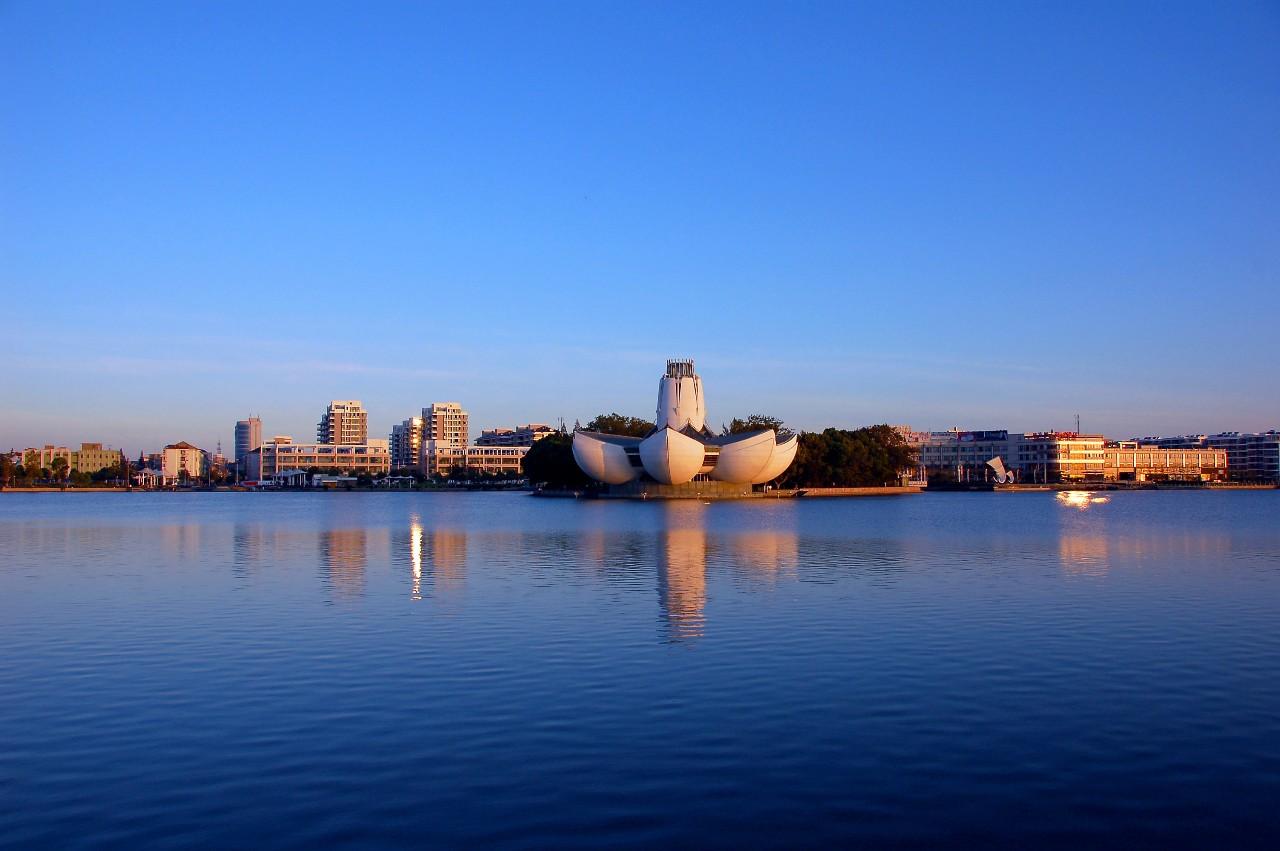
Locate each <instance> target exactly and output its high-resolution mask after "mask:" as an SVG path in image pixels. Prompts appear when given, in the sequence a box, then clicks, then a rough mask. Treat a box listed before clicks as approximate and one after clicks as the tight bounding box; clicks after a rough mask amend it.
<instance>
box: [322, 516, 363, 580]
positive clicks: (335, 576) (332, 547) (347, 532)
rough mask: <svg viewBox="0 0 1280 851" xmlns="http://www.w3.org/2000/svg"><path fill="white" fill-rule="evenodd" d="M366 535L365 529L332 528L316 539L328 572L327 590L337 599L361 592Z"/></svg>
mask: <svg viewBox="0 0 1280 851" xmlns="http://www.w3.org/2000/svg"><path fill="white" fill-rule="evenodd" d="M368 544H369V533H368V531H367V530H365V529H333V530H331V531H329V532H327V533H325V534H324V535H322V536H321V538H320V555H321V558H322V560H323V562H324V566H325V569H326V570H327V571H328V577H327V578H328V582H327V585H328V588H329V590H330V592H331V593H332V594H333V595H334V596H337V597H359V596H360V595H361V594H363V593H364V571H365V564H366V563H367V561H368V551H367V548H368Z"/></svg>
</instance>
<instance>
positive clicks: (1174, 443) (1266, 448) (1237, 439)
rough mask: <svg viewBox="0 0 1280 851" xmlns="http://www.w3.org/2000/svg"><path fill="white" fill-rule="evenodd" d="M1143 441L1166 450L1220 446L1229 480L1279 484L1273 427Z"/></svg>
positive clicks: (1279, 437) (1277, 437) (1279, 449)
mask: <svg viewBox="0 0 1280 851" xmlns="http://www.w3.org/2000/svg"><path fill="white" fill-rule="evenodd" d="M1142 442H1144V443H1150V444H1154V445H1156V446H1160V447H1164V448H1168V449H1203V448H1213V449H1221V450H1223V451H1224V452H1226V453H1227V471H1228V475H1229V478H1231V479H1232V480H1234V481H1238V482H1260V483H1265V484H1280V432H1278V431H1276V430H1275V429H1272V430H1271V431H1262V432H1240V431H1227V432H1221V433H1219V434H1197V435H1181V436H1178V437H1147V438H1143V439H1142Z"/></svg>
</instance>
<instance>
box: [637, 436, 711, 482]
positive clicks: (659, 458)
mask: <svg viewBox="0 0 1280 851" xmlns="http://www.w3.org/2000/svg"><path fill="white" fill-rule="evenodd" d="M706 454H707V448H706V446H705V445H704V444H703V442H702V441H701V440H695V439H694V438H692V437H690V436H689V435H687V434H683V433H681V432H678V431H676V430H675V429H673V428H660V429H658V430H657V431H655V432H654V433H653V434H651V435H649V436H648V437H646V438H645V439H644V440H642V441H640V461H641V463H643V464H644V471H645V472H646V473H648V474H649V475H650V476H652V477H653V478H655V479H657V480H658V481H660V482H662V483H663V484H664V485H681V484H684V483H685V482H691V481H693V477H694V476H696V475H698V471H699V470H701V469H702V459H703V458H704V457H705V456H706Z"/></svg>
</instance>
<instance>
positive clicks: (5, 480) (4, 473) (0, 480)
mask: <svg viewBox="0 0 1280 851" xmlns="http://www.w3.org/2000/svg"><path fill="white" fill-rule="evenodd" d="M12 478H13V459H12V458H10V457H9V455H8V453H5V454H4V455H0V488H3V487H8V485H9V484H10V479H12Z"/></svg>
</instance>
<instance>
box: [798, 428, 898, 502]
mask: <svg viewBox="0 0 1280 851" xmlns="http://www.w3.org/2000/svg"><path fill="white" fill-rule="evenodd" d="M915 462H916V455H915V450H914V449H913V448H912V447H911V446H910V445H909V444H908V443H907V441H906V438H905V437H903V436H902V434H901V433H899V432H898V431H897V430H896V429H894V428H893V427H892V426H888V425H877V426H869V427H866V428H860V429H857V430H855V431H846V430H842V429H835V428H829V429H827V430H825V431H823V432H821V433H812V432H805V433H802V434H801V435H800V445H799V446H798V447H797V448H796V458H795V461H793V462H792V464H791V467H790V468H789V469H788V470H787V472H786V473H785V474H784V476H783V484H784V485H786V486H789V487H876V486H879V485H885V484H888V483H890V482H893V481H896V480H897V478H898V476H899V475H901V473H902V472H903V471H904V470H908V469H910V468H911V467H913V466H915Z"/></svg>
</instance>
